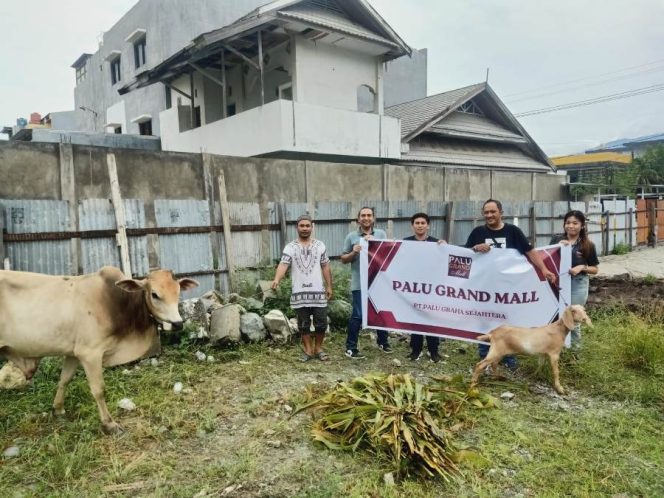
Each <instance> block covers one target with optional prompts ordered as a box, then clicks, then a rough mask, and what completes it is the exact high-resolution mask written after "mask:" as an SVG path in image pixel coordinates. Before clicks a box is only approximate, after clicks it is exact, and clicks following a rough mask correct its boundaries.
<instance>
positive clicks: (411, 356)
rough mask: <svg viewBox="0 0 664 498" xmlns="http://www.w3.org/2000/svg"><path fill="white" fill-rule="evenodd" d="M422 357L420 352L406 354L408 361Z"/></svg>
mask: <svg viewBox="0 0 664 498" xmlns="http://www.w3.org/2000/svg"><path fill="white" fill-rule="evenodd" d="M421 357H422V353H421V352H420V353H410V354H409V355H408V359H409V360H410V361H419V359H420V358H421Z"/></svg>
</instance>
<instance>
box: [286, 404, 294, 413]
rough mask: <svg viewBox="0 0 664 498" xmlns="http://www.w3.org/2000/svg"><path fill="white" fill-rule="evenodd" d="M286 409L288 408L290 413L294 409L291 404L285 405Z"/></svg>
mask: <svg viewBox="0 0 664 498" xmlns="http://www.w3.org/2000/svg"><path fill="white" fill-rule="evenodd" d="M284 410H286V411H287V412H288V413H290V412H292V411H293V407H292V406H290V405H284Z"/></svg>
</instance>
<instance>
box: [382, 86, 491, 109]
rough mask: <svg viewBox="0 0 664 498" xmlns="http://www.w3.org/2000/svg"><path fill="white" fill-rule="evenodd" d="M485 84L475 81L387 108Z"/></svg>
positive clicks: (390, 107)
mask: <svg viewBox="0 0 664 498" xmlns="http://www.w3.org/2000/svg"><path fill="white" fill-rule="evenodd" d="M484 84H485V82H484V81H482V82H480V83H474V84H472V85H466V86H462V87H459V88H454V89H452V90H447V91H445V92H439V93H434V94H433V95H427V96H426V97H420V98H419V99H413V100H407V101H406V102H400V103H398V104H394V105H391V106H389V107H386V108H385V109H386V110H387V109H393V108H395V107H398V106H400V105H405V104H412V103H413V102H417V101H419V100H426V99H431V98H433V97H439V96H440V95H444V94H446V93H452V92H458V91H459V90H467V89H468V88H472V87H475V86H479V85H484Z"/></svg>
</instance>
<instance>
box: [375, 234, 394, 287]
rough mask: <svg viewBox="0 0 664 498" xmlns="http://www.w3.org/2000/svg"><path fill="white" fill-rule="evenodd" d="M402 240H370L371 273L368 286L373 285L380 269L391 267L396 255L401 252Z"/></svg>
mask: <svg viewBox="0 0 664 498" xmlns="http://www.w3.org/2000/svg"><path fill="white" fill-rule="evenodd" d="M400 246H401V242H400V241H390V242H385V241H382V240H370V241H369V253H368V254H369V272H368V273H369V275H368V287H371V284H372V283H373V281H374V279H375V278H376V275H378V272H379V271H385V270H387V268H389V266H390V264H391V263H392V260H393V259H394V256H396V254H397V252H399V247H400Z"/></svg>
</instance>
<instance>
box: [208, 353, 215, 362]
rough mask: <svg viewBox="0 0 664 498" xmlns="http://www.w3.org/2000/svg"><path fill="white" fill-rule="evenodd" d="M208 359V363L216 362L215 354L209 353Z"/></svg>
mask: <svg viewBox="0 0 664 498" xmlns="http://www.w3.org/2000/svg"><path fill="white" fill-rule="evenodd" d="M207 361H208V363H214V356H212V355H209V356H208V357H207Z"/></svg>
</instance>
